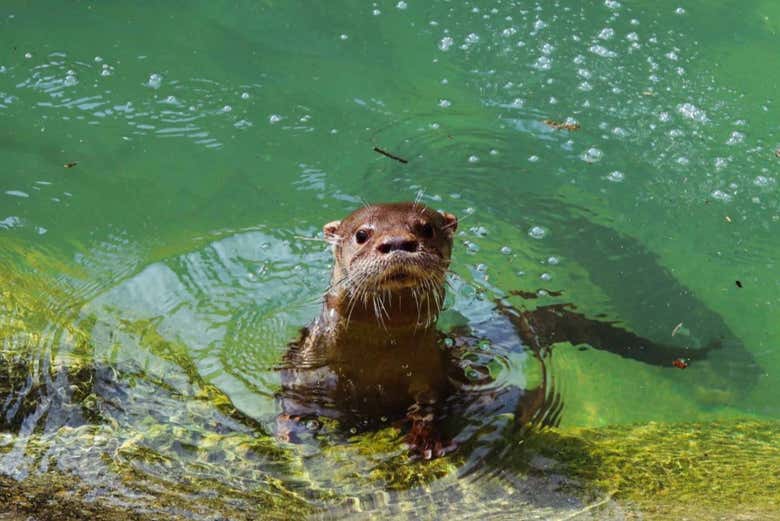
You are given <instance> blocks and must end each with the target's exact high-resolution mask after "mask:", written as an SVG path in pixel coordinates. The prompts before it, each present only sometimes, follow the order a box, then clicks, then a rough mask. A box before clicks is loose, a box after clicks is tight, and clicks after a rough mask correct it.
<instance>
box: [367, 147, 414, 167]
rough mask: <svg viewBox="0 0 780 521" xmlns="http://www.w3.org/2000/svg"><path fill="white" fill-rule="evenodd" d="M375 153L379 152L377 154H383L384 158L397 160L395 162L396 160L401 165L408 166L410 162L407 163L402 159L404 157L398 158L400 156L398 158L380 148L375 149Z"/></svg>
mask: <svg viewBox="0 0 780 521" xmlns="http://www.w3.org/2000/svg"><path fill="white" fill-rule="evenodd" d="M374 152H377V153H379V154H382V155H383V156H385V157H389V158H390V159H395V160H396V161H398V162H399V163H403V164H406V163H408V162H409V161H407V160H406V159H404V158H402V157H398V156H396V155H394V154H391V153H390V152H388V151H386V150H382V149H381V148H379V147H374Z"/></svg>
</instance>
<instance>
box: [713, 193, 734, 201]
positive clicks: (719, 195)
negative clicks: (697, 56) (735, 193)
mask: <svg viewBox="0 0 780 521" xmlns="http://www.w3.org/2000/svg"><path fill="white" fill-rule="evenodd" d="M710 195H712V197H713V199H717V200H718V201H723V202H724V203H728V202H729V201H731V200H732V199H733V197H732V196H731V194H727V193H726V192H724V191H722V190H715V191H713V192H712V194H710Z"/></svg>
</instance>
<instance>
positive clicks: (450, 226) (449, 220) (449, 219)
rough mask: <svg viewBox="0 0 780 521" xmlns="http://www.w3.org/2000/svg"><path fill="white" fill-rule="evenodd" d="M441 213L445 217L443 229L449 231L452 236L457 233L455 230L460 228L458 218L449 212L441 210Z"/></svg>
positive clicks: (448, 233)
mask: <svg viewBox="0 0 780 521" xmlns="http://www.w3.org/2000/svg"><path fill="white" fill-rule="evenodd" d="M439 213H440V214H441V216H442V217H443V218H444V226H442V230H444V231H445V232H446V233H447V235H449V236H450V237H452V236H453V235H455V230H457V229H458V218H457V217H455V216H454V215H452V214H451V213H449V212H439Z"/></svg>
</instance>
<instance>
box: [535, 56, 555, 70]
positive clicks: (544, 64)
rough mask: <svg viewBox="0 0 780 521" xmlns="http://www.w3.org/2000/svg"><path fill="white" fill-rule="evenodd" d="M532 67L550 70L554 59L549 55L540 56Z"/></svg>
mask: <svg viewBox="0 0 780 521" xmlns="http://www.w3.org/2000/svg"><path fill="white" fill-rule="evenodd" d="M532 67H533V68H534V69H538V70H540V71H546V70H549V69H550V68H551V67H552V59H550V58H549V57H548V56H539V57H538V58H537V59H536V61H535V62H534V64H533V65H532Z"/></svg>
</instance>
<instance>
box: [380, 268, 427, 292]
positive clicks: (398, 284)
mask: <svg viewBox="0 0 780 521" xmlns="http://www.w3.org/2000/svg"><path fill="white" fill-rule="evenodd" d="M377 285H378V286H379V287H381V288H383V289H393V288H409V287H412V286H417V285H419V278H418V277H417V276H416V275H415V274H414V273H412V272H411V271H409V270H407V269H403V268H399V269H394V270H392V271H390V272H389V273H384V274H382V275H381V276H380V277H379V280H378V281H377Z"/></svg>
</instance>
